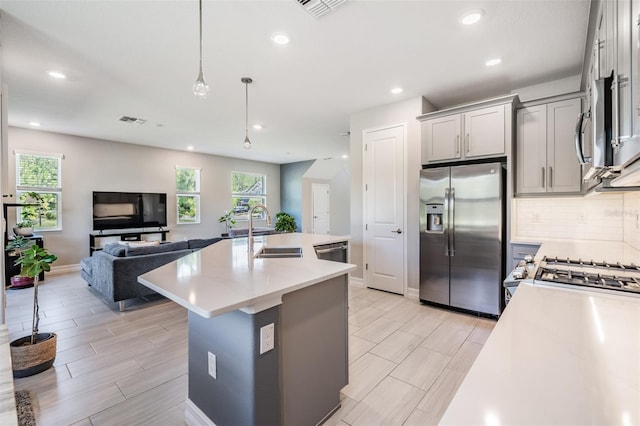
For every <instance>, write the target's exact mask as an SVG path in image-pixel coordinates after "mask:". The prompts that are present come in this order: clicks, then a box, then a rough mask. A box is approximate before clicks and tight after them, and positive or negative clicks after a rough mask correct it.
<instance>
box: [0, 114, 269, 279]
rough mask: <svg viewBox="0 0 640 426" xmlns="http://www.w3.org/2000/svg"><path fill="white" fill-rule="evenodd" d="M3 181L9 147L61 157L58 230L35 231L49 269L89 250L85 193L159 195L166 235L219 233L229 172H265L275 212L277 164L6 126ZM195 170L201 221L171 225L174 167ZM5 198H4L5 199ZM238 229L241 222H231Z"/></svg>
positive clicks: (228, 191)
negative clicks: (50, 258)
mask: <svg viewBox="0 0 640 426" xmlns="http://www.w3.org/2000/svg"><path fill="white" fill-rule="evenodd" d="M8 140H9V156H10V158H9V167H10V170H9V180H10V182H9V185H8V188H11V192H12V193H15V158H14V156H13V152H14V150H30V151H39V152H43V153H47V152H50V153H59V154H64V160H62V185H63V190H62V231H49V232H43V235H44V243H45V246H46V247H47V248H49V249H50V250H51V251H53V252H54V253H56V254H57V255H58V259H59V260H58V261H57V262H56V266H57V267H61V266H65V265H75V264H78V263H80V259H81V258H82V257H85V256H88V255H89V232H91V230H92V213H91V209H92V191H134V192H137V191H141V192H166V193H167V203H168V208H167V210H168V212H167V220H168V227H167V228H168V229H169V230H170V231H171V232H170V233H169V234H168V239H169V240H171V241H179V240H183V239H188V238H206V237H214V236H220V234H221V233H222V232H224V231H225V226H224V224H222V223H218V218H219V217H220V216H221V215H222V214H223V213H224V211H225V210H229V209H230V208H231V172H232V171H237V172H252V173H264V174H266V175H267V196H268V199H267V204H268V207H269V208H270V210H271V211H275V212H277V211H279V210H280V166H279V165H277V164H270V163H262V162H256V161H248V160H239V159H234V158H226V157H218V156H213V155H206V154H197V153H190V152H182V151H172V150H167V149H158V148H151V147H145V146H140V145H131V144H125V143H118V142H110V141H104V140H98V139H89V138H84V137H78V136H71V135H65V134H59V133H50V132H43V131H35V130H28V129H22V128H17V127H9V132H8ZM176 165H178V166H187V167H199V168H201V169H202V173H201V185H200V186H201V200H200V203H201V206H200V208H201V211H200V216H201V223H200V224H192V225H177V224H176V208H175V207H174V206H175V204H176V191H175V166H176ZM8 201H9V200H6V199H5V202H8ZM238 227H246V224H244V223H239V224H238Z"/></svg>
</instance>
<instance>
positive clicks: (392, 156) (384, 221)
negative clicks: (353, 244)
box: [363, 124, 417, 294]
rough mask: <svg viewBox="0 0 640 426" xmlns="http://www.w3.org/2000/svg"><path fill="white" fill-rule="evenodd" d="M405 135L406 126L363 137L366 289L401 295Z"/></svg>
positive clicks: (403, 242)
mask: <svg viewBox="0 0 640 426" xmlns="http://www.w3.org/2000/svg"><path fill="white" fill-rule="evenodd" d="M405 134H406V125H404V124H403V125H398V126H394V127H389V128H385V129H381V130H373V131H365V132H364V133H363V142H364V150H365V151H364V183H365V197H364V198H365V205H364V212H365V213H364V215H365V229H364V244H365V247H364V263H365V271H364V279H365V285H366V286H367V287H371V288H375V289H378V290H385V291H389V292H392V293H398V294H404V292H405V262H406V261H405V233H404V230H405V226H404V220H405V218H404V205H405V190H404V180H403V176H404V145H405ZM416 196H417V194H416Z"/></svg>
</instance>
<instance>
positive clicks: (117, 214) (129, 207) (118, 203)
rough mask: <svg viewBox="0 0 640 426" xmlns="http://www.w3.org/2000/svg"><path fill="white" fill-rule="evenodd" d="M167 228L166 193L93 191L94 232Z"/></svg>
mask: <svg viewBox="0 0 640 426" xmlns="http://www.w3.org/2000/svg"><path fill="white" fill-rule="evenodd" d="M162 226H167V194H160V193H150V192H101V191H94V192H93V229H94V230H95V231H102V230H105V229H126V228H147V227H158V228H159V227H162Z"/></svg>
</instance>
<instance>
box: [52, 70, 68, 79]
mask: <svg viewBox="0 0 640 426" xmlns="http://www.w3.org/2000/svg"><path fill="white" fill-rule="evenodd" d="M49 76H51V77H53V78H57V79H58V80H64V79H65V78H67V76H66V75H65V74H64V73H61V72H60V71H49Z"/></svg>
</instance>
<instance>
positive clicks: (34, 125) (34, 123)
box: [29, 121, 40, 127]
mask: <svg viewBox="0 0 640 426" xmlns="http://www.w3.org/2000/svg"><path fill="white" fill-rule="evenodd" d="M29 126H31V127H40V123H38V122H37V121H30V122H29Z"/></svg>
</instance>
